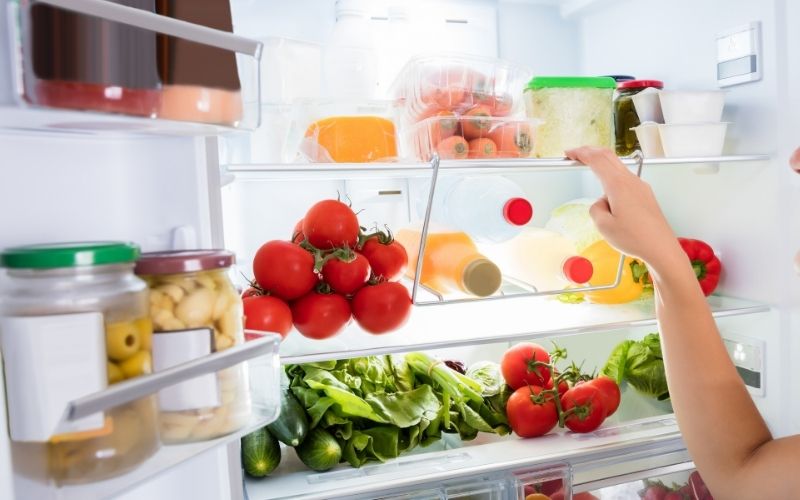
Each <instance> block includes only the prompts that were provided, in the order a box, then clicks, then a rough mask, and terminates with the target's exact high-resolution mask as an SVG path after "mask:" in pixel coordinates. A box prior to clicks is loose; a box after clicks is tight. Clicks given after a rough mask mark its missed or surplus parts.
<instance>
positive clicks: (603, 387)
mask: <svg viewBox="0 0 800 500" xmlns="http://www.w3.org/2000/svg"><path fill="white" fill-rule="evenodd" d="M586 383H587V384H588V385H591V386H594V387H596V388H597V389H599V390H600V394H601V395H602V396H603V403H604V404H605V407H606V411H607V412H608V413H607V414H606V417H610V416H611V415H613V414H614V412H616V411H617V408H619V401H620V398H621V394H620V392H619V386H618V385H617V383H616V382H614V379H612V378H611V377H606V376H605V375H601V376H599V377H597V378H596V379H594V380H590V381H589V382H586Z"/></svg>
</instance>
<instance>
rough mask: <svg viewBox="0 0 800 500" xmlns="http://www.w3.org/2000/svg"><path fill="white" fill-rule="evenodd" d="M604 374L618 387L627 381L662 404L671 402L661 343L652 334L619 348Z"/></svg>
mask: <svg viewBox="0 0 800 500" xmlns="http://www.w3.org/2000/svg"><path fill="white" fill-rule="evenodd" d="M603 374H604V375H606V376H608V377H611V378H613V379H614V380H615V381H616V382H617V383H618V384H619V383H621V382H622V381H626V382H627V383H628V384H630V385H631V386H632V387H633V388H634V389H636V390H637V391H639V392H640V393H642V394H644V395H646V396H651V397H653V398H656V399H658V400H659V401H663V400H665V399H669V389H668V388H667V375H666V373H665V371H664V358H663V356H662V354H661V341H660V339H659V337H658V334H657V333H651V334H649V335H647V336H645V337H644V339H642V340H641V341H639V342H636V341H633V340H626V341H624V342H622V343H620V344H619V345H617V346H616V347H615V348H614V350H613V351H612V352H611V355H610V356H609V358H608V361H607V362H606V366H605V367H603Z"/></svg>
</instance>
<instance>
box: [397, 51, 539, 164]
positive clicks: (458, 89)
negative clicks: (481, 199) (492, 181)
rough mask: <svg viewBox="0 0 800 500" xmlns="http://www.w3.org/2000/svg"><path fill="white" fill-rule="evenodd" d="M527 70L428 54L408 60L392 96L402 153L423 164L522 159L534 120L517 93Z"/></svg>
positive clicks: (530, 146) (493, 61) (528, 148)
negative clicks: (528, 116)
mask: <svg viewBox="0 0 800 500" xmlns="http://www.w3.org/2000/svg"><path fill="white" fill-rule="evenodd" d="M529 78H530V71H528V70H527V69H524V68H520V67H517V66H514V65H512V64H509V63H507V62H504V61H500V60H496V59H485V58H478V57H467V56H457V57H453V56H444V55H430V56H422V57H416V58H413V59H411V60H410V61H409V62H408V63H407V64H406V66H405V67H404V68H403V69H402V70H401V72H400V74H399V76H398V77H397V79H396V80H395V83H394V85H393V86H392V90H391V93H392V95H393V97H394V99H395V106H396V107H397V116H398V120H397V122H398V127H399V136H400V143H401V153H402V154H403V156H407V157H411V158H413V159H416V160H423V161H428V160H430V159H431V158H432V157H433V155H434V154H438V155H439V156H440V157H441V158H442V159H464V158H497V157H499V158H524V157H529V156H530V155H531V152H532V150H533V142H534V136H535V124H536V123H535V121H532V120H527V119H525V117H524V110H523V106H522V100H521V97H522V96H521V91H522V88H523V86H524V85H525V82H526V81H527V80H528V79H529Z"/></svg>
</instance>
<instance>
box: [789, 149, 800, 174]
mask: <svg viewBox="0 0 800 500" xmlns="http://www.w3.org/2000/svg"><path fill="white" fill-rule="evenodd" d="M789 166H790V167H792V170H794V171H795V172H799V173H800V148H797V149H795V150H794V153H792V156H791V157H790V158H789Z"/></svg>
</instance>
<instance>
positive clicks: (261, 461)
mask: <svg viewBox="0 0 800 500" xmlns="http://www.w3.org/2000/svg"><path fill="white" fill-rule="evenodd" d="M280 463H281V446H280V444H278V440H277V439H275V437H274V436H272V434H270V433H269V431H268V430H267V429H266V428H261V429H258V430H257V431H253V432H251V433H250V434H248V435H246V436H244V437H243V438H242V467H243V468H244V471H245V472H246V473H247V475H248V476H252V477H264V476H267V475H269V474H270V473H271V472H272V471H274V470H275V469H276V468H277V467H278V465H280Z"/></svg>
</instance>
